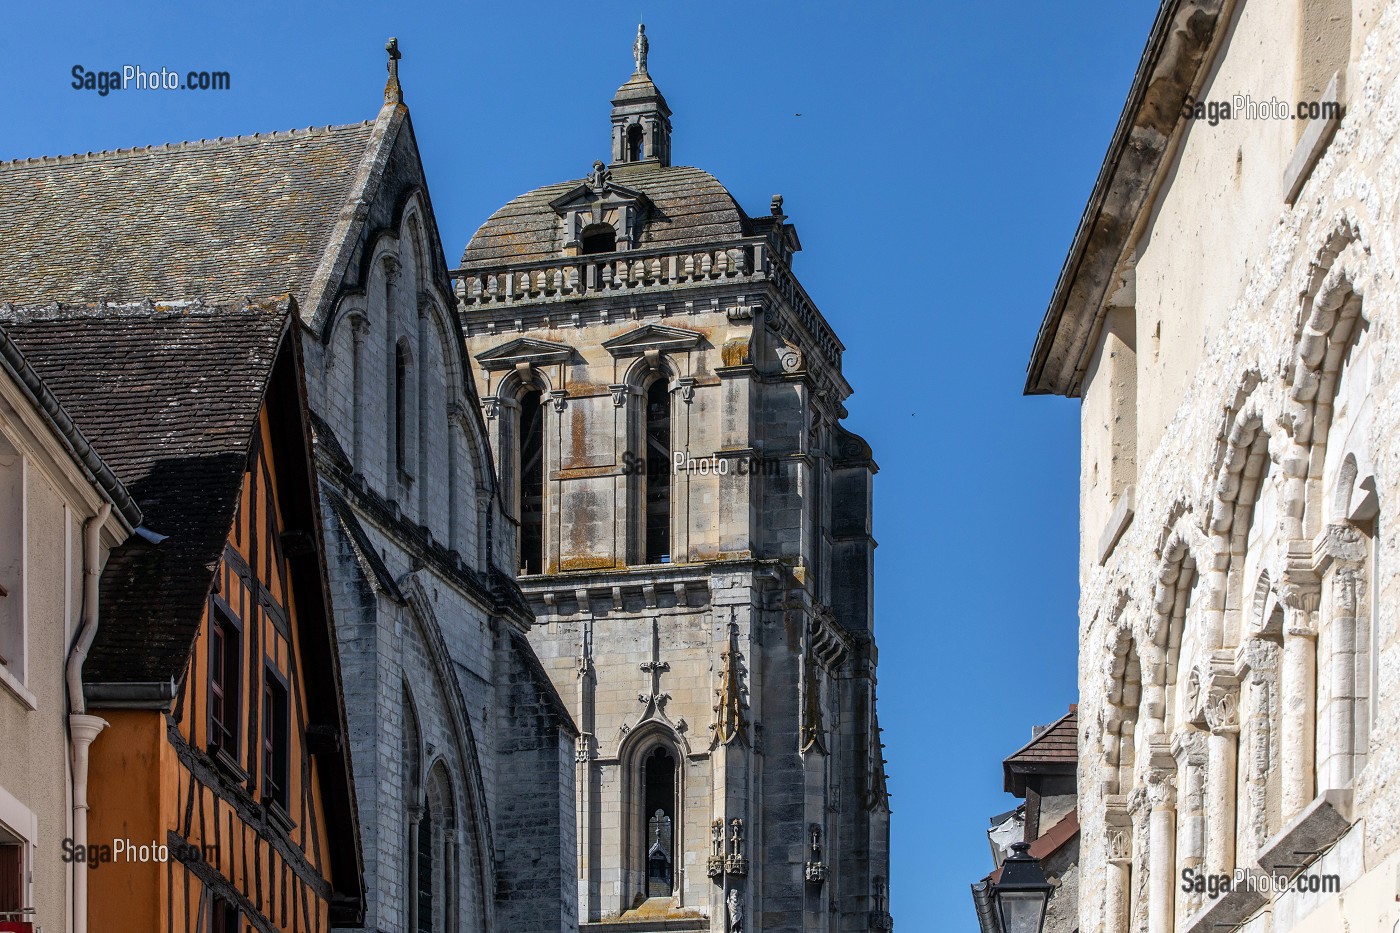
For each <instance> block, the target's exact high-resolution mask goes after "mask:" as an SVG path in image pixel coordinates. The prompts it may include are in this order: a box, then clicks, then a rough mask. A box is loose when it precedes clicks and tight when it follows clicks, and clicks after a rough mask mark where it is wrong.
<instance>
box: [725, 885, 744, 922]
mask: <svg viewBox="0 0 1400 933" xmlns="http://www.w3.org/2000/svg"><path fill="white" fill-rule="evenodd" d="M725 906H726V907H728V908H729V933H739V931H740V930H742V929H743V928H744V908H743V907H741V906H740V905H739V891H738V889H737V888H730V889H729V900H727V901H725Z"/></svg>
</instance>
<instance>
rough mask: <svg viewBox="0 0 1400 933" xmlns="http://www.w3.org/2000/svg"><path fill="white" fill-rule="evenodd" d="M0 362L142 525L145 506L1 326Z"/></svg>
mask: <svg viewBox="0 0 1400 933" xmlns="http://www.w3.org/2000/svg"><path fill="white" fill-rule="evenodd" d="M0 366H3V367H4V368H5V370H6V371H7V372H8V373H9V374H10V376H11V377H12V378H13V379H14V381H15V382H16V383H17V384H18V385H19V386H20V387H21V389H22V390H23V391H24V394H25V395H26V396H27V397H28V398H29V401H30V402H31V403H33V405H34V407H35V408H37V409H38V410H39V411H40V412H41V413H42V415H43V417H44V420H45V421H47V422H48V424H49V426H50V427H51V428H53V430H54V432H55V433H56V434H57V435H58V436H59V437H60V438H62V439H63V442H64V446H66V447H67V448H68V451H69V453H70V454H71V455H72V457H73V459H74V460H75V461H76V462H77V463H78V464H79V465H80V466H81V467H82V468H83V472H84V473H85V474H87V477H88V479H90V480H91V481H92V483H93V485H95V486H97V487H98V488H99V489H101V490H102V492H103V493H104V494H105V495H106V496H107V499H108V500H109V501H110V502H111V503H112V505H113V507H114V508H115V509H116V510H117V512H118V513H119V514H120V515H121V516H122V518H123V519H125V520H126V523H127V524H128V525H130V526H131V528H132V529H135V528H137V527H139V526H140V525H141V520H142V519H141V509H140V507H139V506H138V505H137V504H136V500H135V499H133V498H132V496H131V493H130V491H128V490H127V488H126V484H124V483H123V482H122V481H121V480H120V479H118V478H117V475H116V473H114V472H113V471H112V468H111V467H110V466H108V465H107V462H106V461H105V460H103V459H102V457H101V455H99V454H98V453H97V451H96V450H94V449H93V447H92V444H91V443H89V442H88V439H87V437H85V436H84V435H83V432H82V430H81V429H79V428H78V426H77V424H75V423H74V422H73V419H72V417H70V416H69V414H68V412H67V410H65V409H64V407H63V405H62V403H60V402H59V400H58V398H57V397H56V396H55V395H54V394H53V392H52V391H51V390H50V389H49V387H48V385H47V384H46V383H45V382H44V380H43V379H42V378H41V377H40V376H39V374H38V373H37V372H35V371H34V367H32V366H30V365H29V361H28V360H26V359H25V358H24V354H23V353H21V352H20V349H19V347H18V346H17V345H16V344H15V342H14V341H13V340H12V339H10V336H9V334H7V333H5V331H4V329H3V328H0Z"/></svg>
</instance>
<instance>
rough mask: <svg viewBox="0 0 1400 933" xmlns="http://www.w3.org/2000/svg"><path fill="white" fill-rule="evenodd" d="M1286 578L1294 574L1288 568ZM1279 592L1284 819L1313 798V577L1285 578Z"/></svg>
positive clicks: (1315, 591)
mask: <svg viewBox="0 0 1400 933" xmlns="http://www.w3.org/2000/svg"><path fill="white" fill-rule="evenodd" d="M1289 574H1290V576H1293V575H1295V574H1294V572H1293V571H1292V570H1290V571H1289ZM1280 590H1281V591H1282V596H1283V605H1284V619H1283V664H1282V671H1281V672H1280V677H1279V681H1280V683H1279V687H1280V689H1281V691H1282V698H1283V704H1282V706H1283V717H1282V719H1283V722H1282V730H1281V731H1282V734H1281V736H1280V748H1281V754H1280V755H1279V758H1280V759H1281V761H1280V762H1279V763H1280V765H1281V766H1282V793H1281V795H1280V796H1281V798H1282V803H1283V821H1284V822H1285V823H1287V822H1288V821H1289V820H1290V819H1292V818H1293V817H1294V816H1296V815H1297V814H1298V812H1299V811H1301V810H1302V809H1303V807H1305V806H1306V805H1307V804H1308V803H1310V802H1311V801H1312V799H1313V783H1314V781H1313V773H1314V772H1313V764H1314V759H1315V756H1316V750H1317V741H1316V731H1315V730H1316V726H1317V606H1318V599H1319V594H1318V587H1317V584H1316V581H1315V580H1306V581H1303V582H1295V581H1291V580H1286V581H1285V582H1284V583H1283V585H1282V586H1281V587H1280Z"/></svg>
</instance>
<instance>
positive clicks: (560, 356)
mask: <svg viewBox="0 0 1400 933" xmlns="http://www.w3.org/2000/svg"><path fill="white" fill-rule="evenodd" d="M573 355H574V348H573V347H570V346H567V345H565V344H562V343H550V342H549V341H548V340H537V339H536V338H534V337H517V338H516V339H515V340H512V341H510V342H509V343H503V344H501V345H500V346H499V347H494V348H492V349H490V350H487V351H486V352H484V353H478V354H477V357H476V359H477V362H479V363H480V364H481V365H482V366H484V367H486V368H487V369H514V368H515V367H516V366H518V365H520V364H521V363H528V364H529V365H531V366H547V365H549V364H551V363H566V362H568V361H569V360H570V359H572V358H573Z"/></svg>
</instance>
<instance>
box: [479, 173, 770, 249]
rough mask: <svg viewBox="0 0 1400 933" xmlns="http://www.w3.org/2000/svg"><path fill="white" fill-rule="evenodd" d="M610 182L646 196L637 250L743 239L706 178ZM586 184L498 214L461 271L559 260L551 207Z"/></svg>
mask: <svg viewBox="0 0 1400 933" xmlns="http://www.w3.org/2000/svg"><path fill="white" fill-rule="evenodd" d="M613 180H614V181H616V182H617V183H618V184H619V185H623V186H625V187H627V188H629V189H631V190H633V191H637V192H640V193H641V194H644V195H646V196H647V198H648V199H650V201H651V203H652V210H651V213H650V217H649V219H648V220H647V223H646V226H645V228H644V229H643V231H642V237H641V241H640V242H639V243H638V244H637V248H638V249H649V248H652V247H667V246H699V245H701V244H704V243H714V242H717V241H722V240H728V239H733V238H735V237H741V236H745V235H746V233H747V227H748V223H747V217H746V215H745V214H744V212H743V210H742V209H741V208H740V207H739V205H738V203H737V202H736V201H735V200H734V196H733V195H731V194H730V193H729V192H728V191H727V190H726V189H725V187H724V186H723V185H721V184H720V183H719V182H718V181H717V180H716V179H715V177H714V176H713V175H711V174H710V173H709V172H705V171H702V170H700V169H698V168H690V167H688V166H668V167H665V168H660V167H647V168H645V169H638V170H635V171H626V172H623V171H617V172H615V173H614V175H613ZM582 184H584V179H575V180H574V181H566V182H562V183H560V184H557V185H549V186H547V187H544V188H536V189H535V190H534V191H531V192H529V193H527V194H522V195H521V196H520V197H518V198H516V199H515V200H513V201H511V202H510V203H508V204H507V205H506V206H505V207H503V208H501V209H500V210H498V211H496V213H494V214H492V215H491V217H490V218H489V219H488V220H487V221H486V223H484V224H482V225H481V227H480V228H479V229H478V230H477V231H476V233H475V234H473V235H472V238H471V242H469V243H468V244H467V248H466V251H465V252H463V253H462V265H463V266H499V265H506V264H512V263H522V262H532V261H534V260H537V259H555V258H558V257H559V256H561V255H562V250H563V242H562V240H561V239H560V237H561V236H562V233H563V229H562V226H561V223H560V219H559V215H558V214H556V213H555V212H554V209H553V208H552V207H550V202H551V201H553V200H554V199H555V198H558V197H560V196H561V195H564V194H567V193H568V192H570V191H572V190H573V189H575V188H577V187H578V186H579V185H582Z"/></svg>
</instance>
